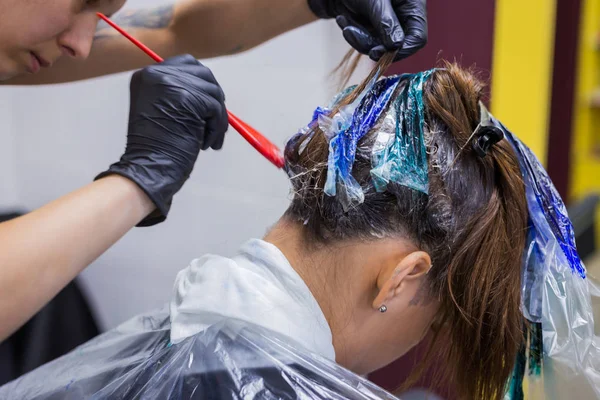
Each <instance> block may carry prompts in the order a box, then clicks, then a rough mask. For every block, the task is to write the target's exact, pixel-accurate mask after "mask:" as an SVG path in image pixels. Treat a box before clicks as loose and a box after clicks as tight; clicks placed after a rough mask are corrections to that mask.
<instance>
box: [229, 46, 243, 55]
mask: <svg viewBox="0 0 600 400" xmlns="http://www.w3.org/2000/svg"><path fill="white" fill-rule="evenodd" d="M242 51H244V45H243V44H238V45H237V46H235V47H234V48H232V49H231V50H229V51H228V52H227V53H226V54H227V55H234V54H238V53H241V52H242Z"/></svg>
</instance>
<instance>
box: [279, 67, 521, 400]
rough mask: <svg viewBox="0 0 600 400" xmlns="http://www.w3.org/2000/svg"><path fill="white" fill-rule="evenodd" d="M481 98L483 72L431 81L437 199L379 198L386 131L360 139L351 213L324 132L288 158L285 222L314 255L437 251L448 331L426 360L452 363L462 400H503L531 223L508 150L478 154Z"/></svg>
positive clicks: (428, 100)
mask: <svg viewBox="0 0 600 400" xmlns="http://www.w3.org/2000/svg"><path fill="white" fill-rule="evenodd" d="M392 57H393V56H384V58H383V59H382V61H380V62H379V63H378V64H377V65H376V67H375V69H374V70H373V72H372V73H371V75H370V76H369V77H367V79H365V81H364V82H363V83H362V84H361V85H359V87H358V88H357V89H355V90H354V91H352V92H351V93H350V94H349V95H347V97H346V98H345V99H343V100H342V102H341V104H340V105H339V106H338V108H339V107H341V106H342V105H344V104H348V103H350V102H351V101H352V100H353V99H354V98H356V96H357V95H358V93H360V91H361V90H362V89H364V88H365V86H366V83H367V82H368V81H369V80H370V78H372V76H374V75H375V74H376V73H378V71H383V70H385V69H386V67H387V66H388V65H389V63H390V62H391V60H392ZM483 89H484V85H483V84H482V83H481V82H480V81H479V80H478V79H477V78H476V76H475V74H474V73H472V72H471V71H468V70H465V69H462V68H461V67H459V66H458V65H456V64H452V63H445V65H444V68H443V69H438V70H436V71H435V72H434V73H433V74H432V75H431V77H430V78H429V79H428V81H427V82H426V84H425V87H424V103H425V112H426V114H425V122H426V124H425V125H426V129H425V142H426V146H427V152H428V165H429V170H428V175H429V194H428V195H426V194H424V193H421V192H417V191H414V190H411V189H409V188H407V187H404V186H400V185H394V184H390V185H389V186H388V188H387V190H386V191H385V192H382V193H380V192H377V191H376V190H375V189H374V188H373V184H372V181H371V176H370V170H371V168H372V167H371V158H370V151H368V150H369V149H370V148H372V145H373V142H374V139H375V138H374V136H375V135H376V133H377V129H376V128H377V127H376V128H375V129H372V130H371V132H369V133H368V134H367V135H365V136H364V137H363V138H362V139H361V140H360V142H359V150H358V151H357V154H356V160H355V162H354V165H353V169H352V176H353V177H354V178H355V179H356V181H357V182H358V183H359V184H360V185H361V187H362V189H363V192H364V194H365V198H364V202H363V203H362V204H360V205H359V206H357V207H353V208H351V209H349V210H348V211H347V212H345V211H344V210H343V208H342V205H341V204H340V202H339V201H338V199H336V198H335V197H329V196H327V195H325V194H324V192H323V188H324V185H325V181H326V176H327V157H328V141H327V139H326V138H325V135H324V134H323V132H322V131H321V130H320V129H319V128H318V126H315V127H312V129H311V130H310V131H309V132H307V133H305V134H304V135H302V137H300V138H299V139H298V140H292V141H290V142H289V143H288V145H287V146H286V151H285V157H286V163H287V166H286V167H287V170H288V173H289V174H290V179H291V182H292V185H293V190H294V193H295V194H294V197H293V200H292V203H291V205H290V207H289V209H288V210H287V212H286V217H287V218H289V219H292V220H294V221H298V222H301V223H302V226H304V230H303V232H304V234H305V239H306V243H308V244H312V245H326V244H327V243H331V242H332V241H342V240H344V239H350V238H352V239H356V238H362V239H365V240H376V238H377V237H381V236H382V235H387V236H393V235H396V236H398V235H401V236H402V237H405V238H408V239H410V240H412V241H413V242H414V243H415V244H416V245H417V246H419V247H420V248H421V249H423V250H425V251H427V252H429V254H430V256H431V259H432V261H433V268H432V269H431V271H430V273H429V275H428V282H429V284H430V285H429V293H430V296H433V297H434V298H437V299H438V300H439V302H440V309H439V314H438V316H437V321H438V322H439V326H440V327H441V328H440V329H439V330H436V334H435V336H434V340H432V346H436V351H434V350H433V347H430V350H429V352H428V356H427V357H426V359H430V358H431V355H432V354H434V353H435V354H442V357H443V361H444V364H445V365H444V368H445V371H444V373H445V377H446V378H447V379H451V380H452V381H454V384H455V386H456V389H457V390H458V394H459V396H460V398H465V399H486V400H488V399H489V400H495V399H501V398H502V397H503V395H504V392H505V389H506V387H507V383H508V379H509V378H510V376H511V372H512V369H513V366H514V362H515V359H516V355H517V352H518V349H519V346H520V345H521V343H522V341H523V333H522V328H523V317H522V315H521V312H520V308H519V307H520V286H521V285H520V280H521V257H522V253H523V250H524V246H525V240H526V227H527V217H528V214H527V205H526V198H525V189H524V184H523V182H522V180H521V178H520V176H521V175H520V170H519V166H518V161H517V159H516V157H515V154H514V152H513V150H512V149H511V147H510V145H509V144H508V143H507V142H506V141H501V142H499V143H497V144H496V145H494V146H493V147H492V149H491V150H490V151H489V153H488V155H487V156H486V157H483V158H482V157H479V156H478V155H477V154H476V153H475V151H474V150H473V149H472V147H471V146H470V143H469V140H470V138H471V135H472V133H473V131H474V130H475V128H476V127H477V125H478V123H479V120H480V116H479V107H478V102H479V100H480V98H481V96H482V93H483ZM397 94H398V92H396V94H395V96H397ZM334 112H335V110H334ZM365 149H366V150H367V151H365ZM442 332H443V336H440V335H442ZM438 337H439V339H440V340H437V339H438ZM442 338H443V340H442ZM437 345H440V346H439V351H438V348H437V347H438V346H437ZM440 352H441V353H440ZM419 370H421V371H422V370H423V368H420V369H419ZM411 381H412V380H411Z"/></svg>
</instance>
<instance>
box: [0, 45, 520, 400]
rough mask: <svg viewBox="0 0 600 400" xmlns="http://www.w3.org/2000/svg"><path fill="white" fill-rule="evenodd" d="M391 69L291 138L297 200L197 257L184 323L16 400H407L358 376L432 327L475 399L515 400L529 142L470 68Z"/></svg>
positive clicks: (124, 339)
mask: <svg viewBox="0 0 600 400" xmlns="http://www.w3.org/2000/svg"><path fill="white" fill-rule="evenodd" d="M390 60H391V57H384V59H383V60H382V61H381V62H380V63H379V65H378V66H377V68H376V69H375V70H374V71H373V73H372V74H371V76H369V77H368V78H367V79H366V80H365V81H364V82H363V84H361V85H359V87H356V88H353V89H348V90H346V91H343V92H342V93H340V94H339V95H338V96H337V97H336V99H335V100H334V102H333V103H332V104H331V105H330V107H328V108H319V109H317V111H316V112H315V114H314V117H313V120H312V121H311V123H310V124H309V125H308V127H307V128H306V129H304V130H302V131H301V132H299V133H298V134H297V135H295V136H294V137H293V138H292V139H291V140H290V141H289V142H288V144H287V146H286V151H285V157H286V162H287V165H286V169H287V172H288V174H289V176H290V181H291V184H292V187H293V198H292V201H291V204H290V206H289V209H288V210H287V212H286V213H285V214H284V216H283V217H282V218H281V219H280V220H279V221H278V222H277V223H276V224H275V226H274V227H273V228H272V229H271V230H270V231H269V233H268V234H267V235H266V237H265V238H264V239H263V240H251V241H249V242H248V243H247V244H245V245H244V246H243V247H242V249H241V251H240V252H239V254H238V255H237V256H236V257H234V258H224V257H218V256H205V257H203V258H201V259H199V260H195V261H193V262H192V263H191V265H190V266H189V267H188V268H186V269H185V270H183V271H181V272H180V273H179V275H178V276H177V280H176V283H175V290H174V295H173V299H172V302H171V304H170V310H169V313H167V312H165V311H161V312H155V313H152V314H149V315H146V316H141V317H138V318H136V319H134V320H133V321H130V322H129V323H127V324H125V325H123V326H121V327H119V328H117V329H116V330H114V331H111V332H108V333H106V334H104V335H102V336H100V337H99V338H97V339H95V340H93V341H91V342H90V343H88V344H86V345H84V346H82V347H80V348H79V349H77V350H75V351H74V352H73V353H71V354H69V355H67V356H65V357H63V358H61V359H59V360H57V361H55V362H53V363H50V364H48V365H46V366H44V367H42V368H40V369H38V370H36V371H34V372H32V373H30V374H28V375H26V376H24V377H23V378H21V379H20V380H18V381H16V382H13V383H11V384H9V385H7V386H5V387H4V388H2V389H0V398H2V399H4V398H18V399H32V398H36V399H37V398H40V399H41V398H65V397H66V396H74V397H73V398H87V397H93V398H111V399H113V398H127V399H130V398H161V399H167V398H169V399H170V398H173V399H175V398H177V399H182V398H185V399H188V398H190V399H191V398H199V399H200V398H203V399H219V398H227V399H238V398H240V399H241V398H243V399H275V398H284V399H295V398H317V399H320V398H323V399H325V398H327V399H332V398H333V399H337V398H340V399H341V398H356V399H372V398H392V396H391V395H389V394H387V393H385V392H384V391H383V390H381V389H379V388H377V387H376V386H374V385H372V384H370V383H369V382H367V381H366V380H364V379H362V378H361V377H360V376H359V375H364V374H368V373H369V372H372V371H374V370H376V369H378V368H381V367H383V366H385V365H387V364H389V363H390V362H392V361H394V360H396V359H397V358H399V357H401V356H402V355H403V354H405V353H406V352H407V351H408V350H409V349H410V348H412V347H413V346H415V345H416V344H417V343H419V342H420V341H421V340H422V339H423V337H424V336H425V335H426V334H427V333H428V332H429V331H431V330H433V331H434V336H433V340H432V341H431V342H432V345H433V346H435V345H436V344H443V347H441V348H442V349H445V350H446V351H445V352H444V353H443V354H442V355H441V357H442V360H443V367H444V371H446V372H447V375H448V377H449V378H451V379H453V381H454V383H455V385H456V387H457V390H458V394H459V396H460V398H464V399H489V400H493V399H501V398H503V397H504V395H505V393H506V391H507V389H508V383H509V380H510V378H511V374H512V373H513V370H516V368H515V367H514V366H515V361H516V360H517V355H518V354H520V349H522V347H523V346H524V345H525V340H526V337H527V336H526V335H524V321H525V320H524V318H523V313H522V311H521V309H520V307H521V304H522V300H521V286H522V285H521V281H522V278H521V274H522V268H521V266H522V263H523V254H524V250H525V248H526V243H529V242H527V233H528V228H529V225H528V216H529V212H528V203H527V199H526V185H525V183H524V180H523V178H522V173H521V168H520V160H519V159H518V158H517V155H516V153H515V150H514V149H515V147H514V146H515V143H516V142H509V141H508V140H502V139H503V132H502V129H500V128H499V127H498V126H500V125H499V124H497V126H492V124H490V123H489V122H490V118H492V117H491V116H489V114H487V112H486V110H485V108H483V107H481V106H480V104H479V100H480V98H481V95H482V89H483V85H482V84H481V82H479V81H478V80H477V79H476V78H475V76H474V75H472V74H471V73H470V72H468V71H466V70H463V69H461V68H460V67H458V66H456V65H453V64H448V65H446V67H445V68H444V69H436V70H432V71H427V72H423V73H419V74H415V75H403V76H395V77H389V78H383V79H379V80H378V79H377V77H378V74H379V72H380V71H382V70H383V69H384V68H385V67H386V63H389V62H390ZM513 140H516V139H513ZM431 354H433V352H432V351H430V355H431ZM436 356H439V354H438V353H437V352H436ZM425 361H426V360H425ZM348 370H349V371H348ZM350 371H352V372H350ZM355 374H357V375H355ZM518 383H519V384H520V382H518ZM513 386H514V385H513ZM513 389H514V388H513ZM517 392H518V391H517Z"/></svg>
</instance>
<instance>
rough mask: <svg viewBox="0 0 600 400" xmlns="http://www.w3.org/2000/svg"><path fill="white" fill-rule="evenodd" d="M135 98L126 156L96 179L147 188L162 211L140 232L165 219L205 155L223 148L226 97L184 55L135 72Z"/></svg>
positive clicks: (204, 69) (211, 78)
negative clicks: (115, 178) (125, 181)
mask: <svg viewBox="0 0 600 400" xmlns="http://www.w3.org/2000/svg"><path fill="white" fill-rule="evenodd" d="M130 98H131V104H130V110H129V128H128V133H127V147H126V149H125V154H123V156H122V157H121V160H120V161H119V162H117V163H115V164H113V165H111V166H110V168H109V169H108V170H107V171H106V172H103V173H102V174H100V175H98V177H96V179H100V178H102V177H105V176H107V175H111V174H118V175H121V176H124V177H126V178H129V179H131V180H132V181H133V182H135V183H136V184H137V185H138V186H139V187H140V188H142V190H144V192H146V194H147V195H148V197H149V198H150V199H151V200H152V202H153V203H154V204H155V205H156V207H157V210H156V211H155V212H154V213H152V214H151V215H149V216H148V217H147V218H146V219H144V220H143V221H142V222H141V223H140V224H139V225H138V226H150V225H154V224H157V223H159V222H162V221H164V220H165V219H166V217H167V214H168V213H169V209H170V207H171V202H172V200H173V196H174V195H175V193H177V192H178V191H179V189H181V187H182V186H183V184H184V183H185V181H186V180H187V179H188V177H189V176H190V174H191V172H192V169H193V168H194V164H195V162H196V159H197V158H198V153H199V152H200V150H206V149H208V148H209V147H211V148H213V149H220V148H221V147H222V146H223V140H224V135H225V131H226V130H227V128H228V121H227V110H226V108H225V103H224V101H225V96H224V94H223V91H222V90H221V87H220V86H219V84H218V83H217V81H216V80H215V77H214V76H213V74H212V72H211V71H210V70H209V69H208V68H207V67H205V66H203V65H202V64H200V62H198V61H197V60H196V59H195V58H194V57H192V56H190V55H184V56H178V57H174V58H171V59H168V60H166V61H165V62H163V63H160V64H156V65H153V66H150V67H147V68H144V69H142V70H140V71H138V72H136V73H135V74H134V75H133V77H132V78H131V85H130Z"/></svg>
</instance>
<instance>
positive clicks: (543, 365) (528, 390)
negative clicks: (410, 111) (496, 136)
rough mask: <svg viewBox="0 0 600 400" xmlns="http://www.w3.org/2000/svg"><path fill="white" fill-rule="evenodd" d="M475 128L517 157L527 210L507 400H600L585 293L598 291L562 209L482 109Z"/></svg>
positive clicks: (534, 163) (597, 350) (531, 160)
mask: <svg viewBox="0 0 600 400" xmlns="http://www.w3.org/2000/svg"><path fill="white" fill-rule="evenodd" d="M480 125H482V126H492V127H496V128H500V129H501V130H502V131H503V133H504V137H505V139H506V140H508V142H509V143H510V144H511V146H512V147H513V149H514V150H515V152H516V154H517V158H518V159H519V164H520V168H521V174H522V177H523V181H524V183H525V187H526V196H527V204H528V208H529V219H530V222H529V233H528V240H527V246H526V248H525V252H524V259H523V267H522V271H523V276H522V288H521V289H522V311H523V316H524V317H525V318H526V319H527V321H528V324H527V326H526V329H525V331H526V332H528V334H527V335H528V342H527V345H526V346H524V347H523V349H522V351H521V354H520V355H519V358H518V360H517V365H516V366H515V373H514V375H513V380H512V382H511V383H510V385H509V390H508V392H507V394H506V398H507V399H512V400H517V399H523V398H527V399H545V400H552V399H568V398H573V399H595V398H600V338H599V337H598V336H596V335H595V332H594V316H593V310H592V293H591V291H592V290H593V291H594V292H597V289H596V288H595V286H594V285H593V284H592V283H590V281H589V280H588V279H587V277H586V271H585V267H584V265H583V263H582V262H581V260H580V258H579V255H578V254H577V250H576V247H575V239H574V233H573V226H572V224H571V221H570V220H569V217H568V214H567V210H566V207H565V205H564V203H563V201H562V200H561V198H560V195H559V194H558V192H557V191H556V189H555V188H554V185H553V184H552V181H551V180H550V178H549V177H548V174H547V173H546V171H545V170H544V168H543V167H542V165H541V164H540V162H539V161H538V159H537V158H536V156H535V155H534V154H533V153H532V152H531V150H530V149H529V148H528V147H527V146H525V145H524V144H523V143H522V142H521V141H520V140H519V139H518V138H517V137H516V136H514V135H513V134H512V133H511V132H510V131H509V130H508V129H506V127H504V125H502V124H501V123H500V122H499V121H498V120H496V119H495V118H494V117H493V116H492V115H491V114H489V112H488V111H487V110H486V109H485V107H484V106H483V105H481V123H480Z"/></svg>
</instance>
